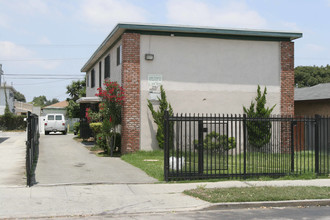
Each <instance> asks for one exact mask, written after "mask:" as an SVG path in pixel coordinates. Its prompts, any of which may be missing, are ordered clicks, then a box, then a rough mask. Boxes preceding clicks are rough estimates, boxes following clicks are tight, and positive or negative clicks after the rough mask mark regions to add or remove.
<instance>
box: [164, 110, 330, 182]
mask: <svg viewBox="0 0 330 220" xmlns="http://www.w3.org/2000/svg"><path fill="white" fill-rule="evenodd" d="M329 124H330V120H329V118H322V117H319V116H318V117H315V118H307V117H283V116H272V117H270V118H247V117H246V115H243V116H241V115H226V116H225V115H222V116H221V115H191V114H189V115H187V114H185V115H182V114H181V115H176V116H169V115H168V112H166V113H165V123H164V130H165V133H164V135H165V143H164V145H165V146H164V175H165V180H166V181H169V180H183V179H205V178H223V177H239V178H240V177H242V178H246V177H249V176H261V175H266V176H280V175H287V174H302V173H309V172H315V173H318V174H328V173H329V171H330V168H329V164H330V162H329V159H330V157H329V151H330V138H329V137H330V135H329V132H330V130H329V129H328V128H329Z"/></svg>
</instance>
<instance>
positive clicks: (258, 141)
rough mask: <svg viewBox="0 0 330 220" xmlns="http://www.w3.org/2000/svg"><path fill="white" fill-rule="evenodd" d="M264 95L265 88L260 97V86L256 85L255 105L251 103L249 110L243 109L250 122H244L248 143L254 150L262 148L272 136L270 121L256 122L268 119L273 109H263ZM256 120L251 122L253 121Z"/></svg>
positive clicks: (265, 92) (264, 103)
mask: <svg viewBox="0 0 330 220" xmlns="http://www.w3.org/2000/svg"><path fill="white" fill-rule="evenodd" d="M266 94H267V88H266V87H265V89H264V92H263V94H262V95H261V91H260V86H259V85H258V89H257V97H256V98H255V101H256V104H255V103H254V102H251V105H250V108H248V109H247V108H245V107H243V110H244V112H245V113H246V114H247V117H248V118H252V120H247V121H246V126H247V133H248V142H249V144H250V145H251V146H253V147H256V148H262V147H263V146H265V145H266V144H268V143H269V141H270V138H271V136H272V131H271V128H272V124H271V122H270V121H266V120H265V121H261V120H257V119H258V118H259V119H260V118H268V117H270V114H271V113H272V111H273V109H274V108H275V106H276V105H274V106H273V107H271V108H269V107H267V108H266V107H265V105H266ZM254 118H255V119H256V120H253V119H254Z"/></svg>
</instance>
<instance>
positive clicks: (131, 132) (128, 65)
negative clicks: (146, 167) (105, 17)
mask: <svg viewBox="0 0 330 220" xmlns="http://www.w3.org/2000/svg"><path fill="white" fill-rule="evenodd" d="M121 79H122V86H123V88H124V90H125V91H124V93H125V103H124V106H123V108H122V131H121V135H122V136H121V152H122V153H123V154H125V153H129V152H135V151H137V150H139V149H140V34H135V33H124V34H123V35H122V70H121Z"/></svg>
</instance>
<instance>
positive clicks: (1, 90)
mask: <svg viewBox="0 0 330 220" xmlns="http://www.w3.org/2000/svg"><path fill="white" fill-rule="evenodd" d="M4 86H5V85H4V84H2V85H1V87H0V115H3V114H4V113H5V108H6V95H5V91H6V93H7V102H8V106H9V110H10V111H11V112H13V113H15V108H14V101H15V99H14V92H16V90H15V89H14V87H13V86H9V85H6V89H5V87H4Z"/></svg>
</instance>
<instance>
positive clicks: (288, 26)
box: [281, 22, 301, 31]
mask: <svg viewBox="0 0 330 220" xmlns="http://www.w3.org/2000/svg"><path fill="white" fill-rule="evenodd" d="M281 27H283V28H284V29H285V30H287V29H288V30H290V31H301V29H300V28H299V27H298V25H297V23H295V22H282V23H281Z"/></svg>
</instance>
